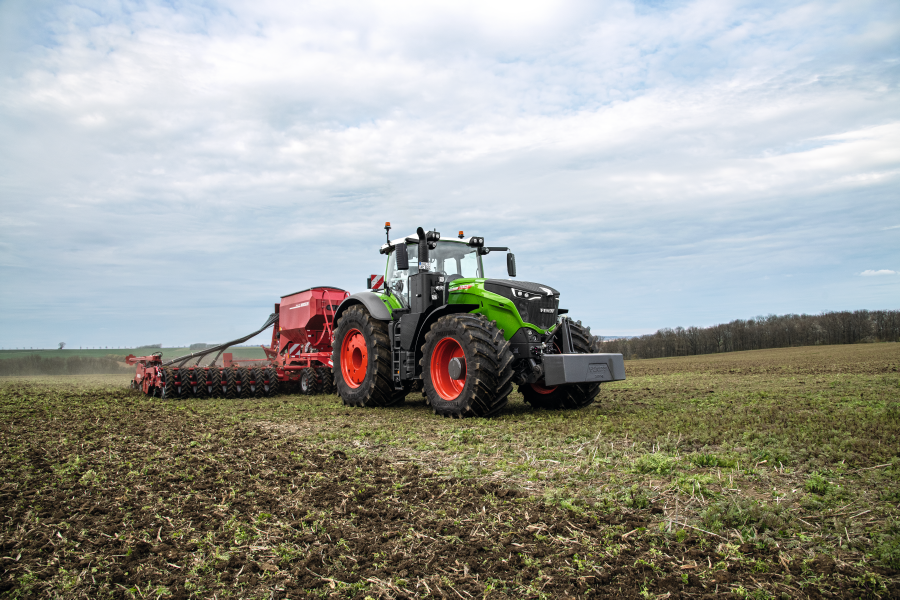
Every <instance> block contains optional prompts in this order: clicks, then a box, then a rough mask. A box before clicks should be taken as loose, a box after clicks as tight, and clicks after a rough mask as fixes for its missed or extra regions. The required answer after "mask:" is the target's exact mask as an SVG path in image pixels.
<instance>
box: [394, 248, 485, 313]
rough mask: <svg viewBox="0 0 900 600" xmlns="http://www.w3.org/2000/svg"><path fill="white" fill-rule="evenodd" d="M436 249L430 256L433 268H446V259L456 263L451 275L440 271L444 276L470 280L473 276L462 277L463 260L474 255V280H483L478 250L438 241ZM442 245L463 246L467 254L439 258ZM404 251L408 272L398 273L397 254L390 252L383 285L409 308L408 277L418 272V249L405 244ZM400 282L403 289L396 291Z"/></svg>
mask: <svg viewBox="0 0 900 600" xmlns="http://www.w3.org/2000/svg"><path fill="white" fill-rule="evenodd" d="M437 243H438V247H437V248H435V249H434V250H432V251H431V253H430V256H431V257H432V258H434V260H435V268H437V267H438V266H444V267H446V262H447V261H448V259H453V260H454V262H455V263H456V270H455V271H454V272H453V273H449V272H447V271H446V268H445V269H444V270H443V271H442V272H443V273H444V274H446V275H448V276H449V275H455V274H457V273H458V274H460V275H461V276H462V277H461V278H466V279H471V278H473V276H471V275H463V274H462V269H463V260H464V258H465V256H466V255H469V254H474V255H475V275H474V278H476V279H483V278H484V263H483V262H482V260H481V254H480V253H479V252H478V248H474V247H470V246H468V245H467V244H464V243H463V242H457V241H455V240H452V241H451V240H439V241H438V242H437ZM442 244H457V245H460V246H464V247H465V248H466V249H467V250H468V252H464V253H462V255H460V256H448V257H440V254H441V252H440V250H441V245H442ZM406 249H407V252H408V255H409V270H407V271H398V270H397V253H396V252H394V251H391V253H390V254H389V255H388V260H387V267H386V269H385V272H384V285H385V286H386V287H387V286H391V294H396V296H397V298H398V299H399V300H400V303H401V304H403V305H404V306H409V277H410V275H415V274H416V273H418V272H419V260H418V258H419V247H418V244H415V243H407V244H406ZM439 272H440V271H439ZM400 281H402V283H403V287H402V289H400V290H397V289H396V287H394V286H396V283H397V282H400Z"/></svg>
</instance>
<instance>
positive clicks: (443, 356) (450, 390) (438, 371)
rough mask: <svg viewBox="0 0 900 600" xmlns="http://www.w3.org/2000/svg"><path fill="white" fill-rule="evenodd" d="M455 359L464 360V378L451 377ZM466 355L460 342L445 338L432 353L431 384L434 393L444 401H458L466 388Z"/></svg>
mask: <svg viewBox="0 0 900 600" xmlns="http://www.w3.org/2000/svg"><path fill="white" fill-rule="evenodd" d="M454 358H459V359H461V360H462V364H463V378H462V379H453V378H452V377H450V361H451V360H452V359H454ZM465 373H466V354H465V352H463V349H462V346H460V345H459V342H457V341H456V340H454V339H453V338H451V337H445V338H444V339H442V340H441V341H439V342H438V343H437V346H435V348H434V351H433V352H432V353H431V383H432V384H434V391H436V392H437V393H438V396H440V397H441V398H443V399H444V400H456V398H457V397H459V394H460V393H461V392H462V391H463V388H464V387H466V379H465Z"/></svg>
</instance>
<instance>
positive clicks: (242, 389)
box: [236, 367, 253, 398]
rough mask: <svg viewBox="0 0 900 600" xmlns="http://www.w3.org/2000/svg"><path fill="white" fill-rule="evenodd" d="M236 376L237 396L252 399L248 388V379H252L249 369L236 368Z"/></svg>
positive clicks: (250, 390) (251, 392)
mask: <svg viewBox="0 0 900 600" xmlns="http://www.w3.org/2000/svg"><path fill="white" fill-rule="evenodd" d="M236 369H237V374H238V382H239V383H238V386H239V392H238V393H239V395H240V397H241V398H251V397H253V389H252V388H251V387H250V379H251V377H252V375H251V373H250V369H248V368H247V367H236Z"/></svg>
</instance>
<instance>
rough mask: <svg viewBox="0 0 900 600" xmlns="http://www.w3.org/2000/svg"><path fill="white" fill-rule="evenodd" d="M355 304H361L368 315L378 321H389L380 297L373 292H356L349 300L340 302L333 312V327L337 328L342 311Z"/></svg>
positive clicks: (389, 314) (388, 314)
mask: <svg viewBox="0 0 900 600" xmlns="http://www.w3.org/2000/svg"><path fill="white" fill-rule="evenodd" d="M356 304H362V305H363V306H365V307H366V310H368V311H369V314H370V315H372V316H373V317H375V318H376V319H378V320H379V321H390V320H391V313H390V312H388V309H387V306H385V305H384V302H382V300H381V296H379V295H378V294H376V293H374V292H357V293H355V294H352V295H351V296H350V297H349V298H346V299H344V301H343V302H341V304H340V306H338V309H337V310H336V311H334V326H335V327H337V322H338V319H340V318H341V315H342V314H344V311H345V310H347V309H348V308H350V307H351V306H354V305H356Z"/></svg>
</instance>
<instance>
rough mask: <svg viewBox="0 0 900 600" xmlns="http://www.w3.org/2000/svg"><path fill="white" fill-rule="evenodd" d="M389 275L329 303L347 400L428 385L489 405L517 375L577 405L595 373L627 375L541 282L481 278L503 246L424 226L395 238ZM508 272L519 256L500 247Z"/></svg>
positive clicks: (451, 406) (489, 411)
mask: <svg viewBox="0 0 900 600" xmlns="http://www.w3.org/2000/svg"><path fill="white" fill-rule="evenodd" d="M385 232H386V234H387V238H388V239H387V243H386V244H384V245H383V246H382V247H381V253H382V254H385V255H387V270H386V271H385V275H384V277H383V278H382V277H380V276H373V277H372V278H370V280H369V285H368V287H369V289H370V290H371V291H368V292H361V293H358V294H353V295H351V296H350V297H348V298H347V299H346V300H344V301H343V302H342V303H341V304H340V306H339V307H338V308H337V310H336V311H335V317H334V323H335V332H334V342H333V344H332V348H333V354H332V361H333V363H334V379H335V384H336V387H337V391H338V393H339V394H340V395H341V398H342V399H343V401H344V404H347V405H349V406H390V405H393V404H396V403H398V402H400V401H402V400H403V398H404V397H405V396H406V395H407V394H409V393H410V392H411V391H413V390H416V389H423V388H424V391H425V395H426V397H427V399H428V402H429V403H430V404H431V407H432V408H433V409H434V412H435V413H436V414H439V415H443V416H446V417H491V416H494V415H496V414H497V413H498V412H499V411H500V410H501V409H503V407H504V406H505V405H506V402H507V399H508V398H509V394H510V392H512V389H513V385H514V384H516V385H518V386H519V392H521V393H522V395H523V396H524V397H525V400H526V401H527V402H528V403H530V404H531V405H532V406H533V407H535V408H546V409H562V408H583V407H585V406H588V405H589V404H591V403H592V402H593V401H594V398H596V396H597V394H598V392H599V391H600V383H601V382H604V381H619V380H622V379H625V363H624V361H623V360H622V355H621V354H603V353H600V352H599V345H598V343H597V341H596V340H595V339H594V338H593V337H592V336H591V333H590V328H587V327H584V326H582V325H581V322H580V321H577V322H575V321H572V320H571V319H570V318H569V317H568V316H565V315H566V313H567V312H568V311H567V310H566V309H561V308H559V292H558V291H557V290H555V289H554V288H552V287H550V286H548V285H542V284H538V283H530V282H527V281H514V280H512V279H488V278H486V277H485V272H484V266H483V263H482V257H483V256H485V255H487V254H489V253H491V252H508V250H509V249H508V248H496V247H488V246H485V245H484V238H480V237H469V238H465V237H463V234H462V232H459V237H458V238H452V237H451V238H446V237H441V234H440V233H438V232H436V231H428V232H426V231H424V230H423V229H422V228H421V227H420V228H419V229H418V230H417V232H416V235H415V236H410V237H407V238H403V239H399V240H391V239H390V223H388V224H386V225H385ZM506 263H507V272H508V275H509V277H511V278H512V277H515V276H516V262H515V256H514V255H513V254H512V253H508V254H507V255H506Z"/></svg>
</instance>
